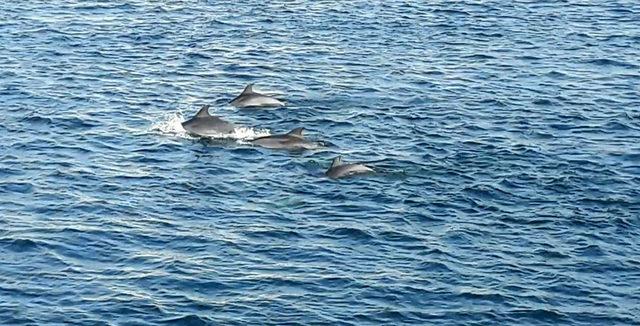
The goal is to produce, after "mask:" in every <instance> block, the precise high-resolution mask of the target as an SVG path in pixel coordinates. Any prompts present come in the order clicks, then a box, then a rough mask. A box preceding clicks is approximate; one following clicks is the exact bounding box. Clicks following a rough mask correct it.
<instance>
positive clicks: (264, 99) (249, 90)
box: [229, 84, 284, 108]
mask: <svg viewBox="0 0 640 326" xmlns="http://www.w3.org/2000/svg"><path fill="white" fill-rule="evenodd" d="M229 103H231V105H233V106H235V107H237V108H248V107H277V106H284V102H282V101H280V100H278V99H277V98H275V97H272V96H269V95H264V94H260V93H256V92H254V91H253V84H249V85H247V87H245V89H244V91H242V93H240V95H238V96H237V97H236V98H234V99H233V100H231V102H229Z"/></svg>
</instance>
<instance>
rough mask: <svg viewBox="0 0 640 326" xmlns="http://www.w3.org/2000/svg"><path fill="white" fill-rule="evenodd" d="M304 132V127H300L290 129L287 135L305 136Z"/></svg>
mask: <svg viewBox="0 0 640 326" xmlns="http://www.w3.org/2000/svg"><path fill="white" fill-rule="evenodd" d="M302 132H304V128H302V127H300V128H296V129H293V130H291V131H289V132H288V133H287V135H289V136H295V137H300V138H303V137H304V136H303V135H302Z"/></svg>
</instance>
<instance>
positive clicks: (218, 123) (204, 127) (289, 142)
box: [182, 84, 375, 179]
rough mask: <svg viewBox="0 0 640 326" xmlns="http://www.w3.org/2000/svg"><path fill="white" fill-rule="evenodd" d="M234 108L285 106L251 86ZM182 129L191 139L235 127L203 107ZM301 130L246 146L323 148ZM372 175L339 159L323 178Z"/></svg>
mask: <svg viewBox="0 0 640 326" xmlns="http://www.w3.org/2000/svg"><path fill="white" fill-rule="evenodd" d="M229 103H230V104H231V105H233V106H235V107H237V108H246V107H279V106H284V105H285V103H284V102H282V101H280V100H278V99H276V98H274V97H271V96H268V95H264V94H260V93H257V92H255V91H254V90H253V84H249V85H247V86H246V87H245V89H244V91H242V93H241V94H240V95H238V96H237V97H236V98H234V99H233V100H231V101H230V102H229ZM182 127H183V128H184V129H185V130H186V131H187V132H188V133H189V134H191V135H194V136H200V137H219V136H224V135H226V134H231V133H233V132H234V130H235V125H234V124H233V123H231V122H228V121H225V120H222V119H221V118H219V117H217V116H213V115H211V114H210V113H209V105H204V106H203V107H202V108H201V109H200V110H199V111H198V113H196V115H195V116H194V117H193V118H191V119H189V120H187V121H184V122H182ZM303 132H304V128H296V129H293V130H291V131H289V132H288V133H286V134H276V135H269V136H264V137H258V138H255V139H252V140H250V141H249V142H250V143H251V144H253V145H255V146H261V147H265V148H270V149H286V150H307V149H317V148H322V147H324V144H323V143H322V142H314V141H311V140H308V139H306V138H305V137H304V135H303ZM374 172H375V171H374V170H373V169H372V168H370V167H368V166H366V165H364V164H361V163H343V162H342V156H338V157H336V158H334V159H333V161H332V162H331V166H330V167H329V169H328V170H327V171H326V172H325V175H326V176H328V177H329V178H331V179H339V178H343V177H348V176H353V175H357V174H365V173H374Z"/></svg>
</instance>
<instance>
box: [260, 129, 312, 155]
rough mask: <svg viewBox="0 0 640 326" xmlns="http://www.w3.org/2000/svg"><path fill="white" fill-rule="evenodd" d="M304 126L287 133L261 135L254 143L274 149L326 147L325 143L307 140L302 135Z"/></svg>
mask: <svg viewBox="0 0 640 326" xmlns="http://www.w3.org/2000/svg"><path fill="white" fill-rule="evenodd" d="M303 131H304V128H296V129H293V130H291V131H289V132H288V133H286V134H279V135H271V136H264V137H259V138H256V139H253V140H251V141H250V142H251V143H252V144H255V145H258V146H262V147H266V148H274V149H289V150H303V149H315V148H320V147H324V146H323V144H321V143H318V142H313V141H310V140H306V139H305V138H304V136H303V135H302V132H303Z"/></svg>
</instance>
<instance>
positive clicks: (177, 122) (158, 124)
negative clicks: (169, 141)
mask: <svg viewBox="0 0 640 326" xmlns="http://www.w3.org/2000/svg"><path fill="white" fill-rule="evenodd" d="M182 121H184V118H183V117H182V111H178V112H173V113H168V114H164V115H162V116H161V117H159V118H158V119H157V120H155V121H154V122H153V123H152V124H151V130H152V131H156V132H160V133H161V134H164V135H170V136H174V137H179V138H193V137H192V136H191V135H189V134H188V133H187V131H186V130H184V128H182Z"/></svg>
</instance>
